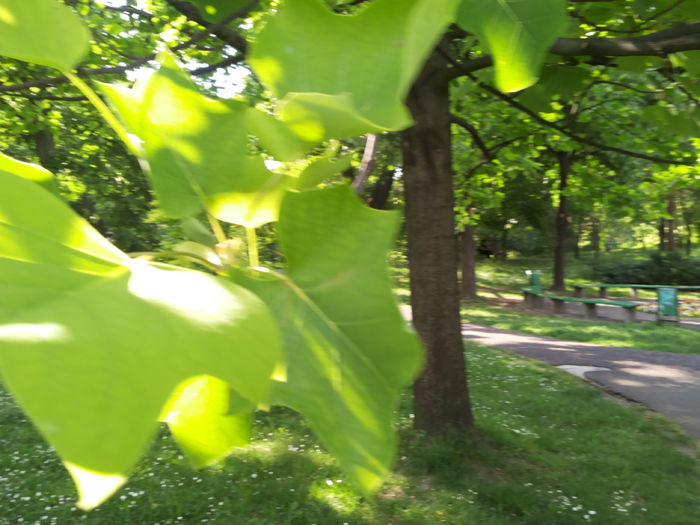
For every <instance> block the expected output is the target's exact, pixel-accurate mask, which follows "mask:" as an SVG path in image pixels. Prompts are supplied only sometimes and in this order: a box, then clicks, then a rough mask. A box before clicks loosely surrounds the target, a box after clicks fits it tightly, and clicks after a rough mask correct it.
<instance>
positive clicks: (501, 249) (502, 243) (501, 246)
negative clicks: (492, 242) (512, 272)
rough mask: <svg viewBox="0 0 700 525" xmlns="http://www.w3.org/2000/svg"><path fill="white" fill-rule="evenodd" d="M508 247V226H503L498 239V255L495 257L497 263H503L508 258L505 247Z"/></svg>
mask: <svg viewBox="0 0 700 525" xmlns="http://www.w3.org/2000/svg"><path fill="white" fill-rule="evenodd" d="M507 245H508V225H507V224H504V225H503V228H501V235H499V237H498V253H497V255H496V258H497V259H498V260H499V261H505V260H506V259H507V258H508V249H507V248H506V246H507Z"/></svg>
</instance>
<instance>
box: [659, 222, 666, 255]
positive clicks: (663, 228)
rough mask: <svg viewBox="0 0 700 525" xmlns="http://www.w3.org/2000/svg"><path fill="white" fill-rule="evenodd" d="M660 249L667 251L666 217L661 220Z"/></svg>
mask: <svg viewBox="0 0 700 525" xmlns="http://www.w3.org/2000/svg"><path fill="white" fill-rule="evenodd" d="M659 251H661V252H663V251H666V219H661V220H659Z"/></svg>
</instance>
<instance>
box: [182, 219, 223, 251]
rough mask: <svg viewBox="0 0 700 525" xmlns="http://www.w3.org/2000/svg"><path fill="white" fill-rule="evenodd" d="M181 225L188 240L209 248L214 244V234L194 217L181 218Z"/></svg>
mask: <svg viewBox="0 0 700 525" xmlns="http://www.w3.org/2000/svg"><path fill="white" fill-rule="evenodd" d="M181 225H182V229H183V230H184V231H185V235H187V237H188V238H189V239H190V240H192V241H194V242H196V243H199V244H203V245H204V246H209V247H210V248H213V247H214V245H215V244H216V242H217V241H216V236H215V235H214V234H213V233H212V232H211V230H210V229H209V228H207V227H206V226H204V225H203V224H202V223H201V222H200V221H199V220H198V219H196V218H195V217H187V218H186V219H183V220H182V222H181Z"/></svg>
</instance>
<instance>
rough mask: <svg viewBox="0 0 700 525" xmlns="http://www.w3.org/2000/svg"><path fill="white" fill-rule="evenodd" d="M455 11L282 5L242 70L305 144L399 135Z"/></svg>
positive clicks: (444, 5) (434, 5)
mask: <svg viewBox="0 0 700 525" xmlns="http://www.w3.org/2000/svg"><path fill="white" fill-rule="evenodd" d="M456 4H457V0H377V1H374V2H372V3H371V4H369V5H368V6H367V7H366V8H365V9H364V10H362V11H360V12H359V13H358V14H356V15H352V16H349V15H338V14H335V13H333V12H332V11H331V10H330V9H329V8H328V6H327V5H325V4H324V3H323V2H322V1H321V0H294V1H290V2H286V3H284V5H282V7H281V8H280V10H279V12H278V13H277V14H276V15H275V16H274V17H273V18H272V19H271V20H270V21H269V22H268V24H267V26H266V27H265V28H264V29H263V31H262V32H261V33H260V35H259V36H258V38H257V39H256V41H255V42H253V44H252V45H251V51H250V58H249V63H250V64H251V66H252V67H253V69H254V70H255V72H256V74H257V75H258V76H259V77H260V79H261V80H262V82H263V83H264V84H265V85H266V86H267V87H268V88H269V89H270V90H271V91H272V92H273V94H274V95H275V96H276V97H277V98H279V99H281V102H280V108H279V115H280V117H281V119H282V120H284V121H286V122H288V123H289V124H290V126H292V128H293V129H294V130H295V132H296V133H297V134H299V135H300V136H302V137H303V138H304V139H306V140H310V141H318V140H323V139H325V138H331V137H345V136H351V135H358V134H362V133H366V132H377V131H382V130H397V129H402V128H405V127H407V126H409V125H410V124H411V119H410V116H409V114H408V112H407V110H406V108H405V107H404V105H403V99H404V98H405V97H406V95H407V93H408V90H409V88H410V87H411V84H412V82H413V80H414V78H415V77H416V76H417V74H418V72H419V70H420V67H421V66H422V64H423V61H424V60H425V58H426V56H427V55H428V53H429V52H430V51H431V50H432V48H433V46H434V45H435V43H436V42H437V40H438V38H439V36H440V35H441V34H442V32H443V30H444V29H445V27H446V26H447V24H448V23H449V22H450V21H451V20H452V19H453V14H454V10H455V8H456ZM378 51H381V52H378Z"/></svg>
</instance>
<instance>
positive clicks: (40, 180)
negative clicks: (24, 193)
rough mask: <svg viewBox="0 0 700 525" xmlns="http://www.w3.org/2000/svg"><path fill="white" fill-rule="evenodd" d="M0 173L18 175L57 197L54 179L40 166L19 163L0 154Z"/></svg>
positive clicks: (56, 186)
mask: <svg viewBox="0 0 700 525" xmlns="http://www.w3.org/2000/svg"><path fill="white" fill-rule="evenodd" d="M0 171H4V172H7V173H12V174H14V175H19V176H20V177H23V178H25V179H28V180H31V181H34V182H36V183H37V184H39V185H40V186H41V187H43V188H44V189H45V190H48V191H50V192H51V193H53V194H54V195H58V185H57V184H56V179H55V178H54V176H53V174H52V173H51V172H50V171H49V170H47V169H45V168H42V167H41V166H37V165H36V164H29V163H27V162H21V161H19V160H16V159H13V158H12V157H8V156H7V155H4V154H2V153H0Z"/></svg>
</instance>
